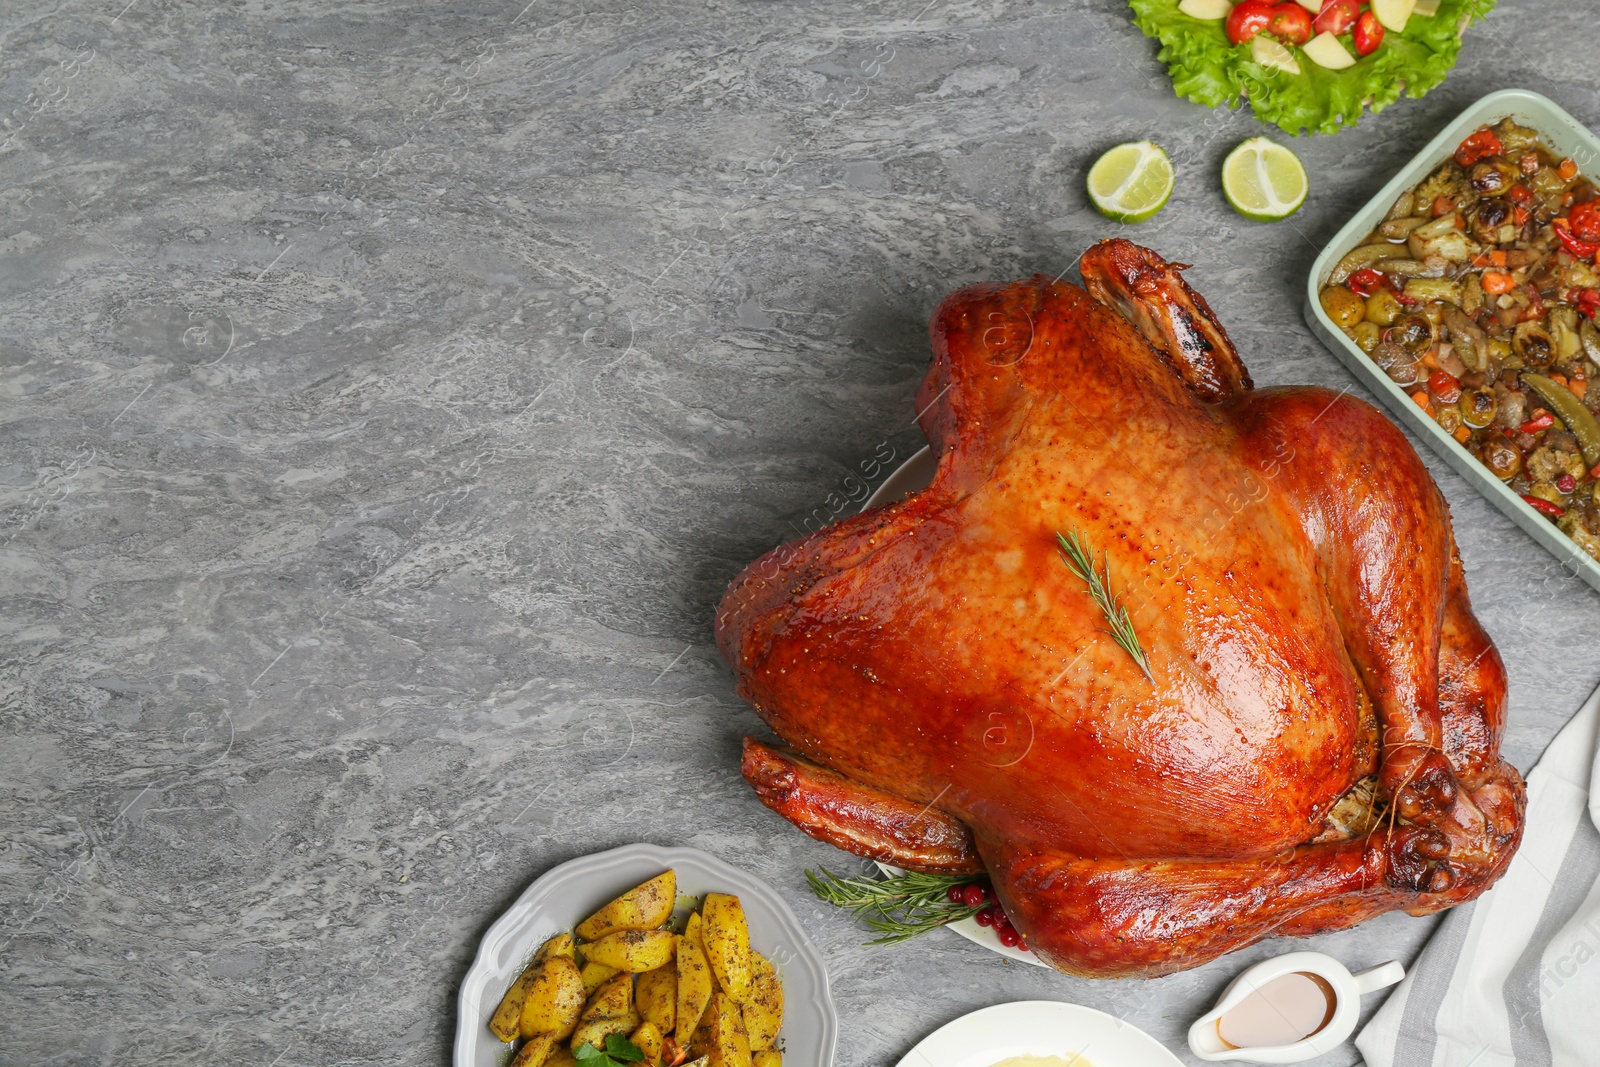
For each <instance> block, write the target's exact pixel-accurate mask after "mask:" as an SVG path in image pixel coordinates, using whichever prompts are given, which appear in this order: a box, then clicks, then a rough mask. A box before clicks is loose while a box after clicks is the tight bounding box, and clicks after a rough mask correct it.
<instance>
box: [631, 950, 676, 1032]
mask: <svg viewBox="0 0 1600 1067" xmlns="http://www.w3.org/2000/svg"><path fill="white" fill-rule="evenodd" d="M633 1003H634V1007H635V1008H637V1009H638V1012H639V1015H640V1016H641V1017H642V1018H643V1019H644V1020H645V1021H646V1022H652V1023H655V1024H656V1028H657V1029H658V1030H660V1031H661V1032H662V1033H663V1034H670V1033H672V1030H673V1026H674V1024H675V1022H676V1020H677V1018H678V968H677V967H676V966H670V965H669V966H665V967H657V968H656V969H655V970H653V971H646V972H644V973H643V974H641V975H640V976H639V979H638V981H636V982H635V983H634V984H633Z"/></svg>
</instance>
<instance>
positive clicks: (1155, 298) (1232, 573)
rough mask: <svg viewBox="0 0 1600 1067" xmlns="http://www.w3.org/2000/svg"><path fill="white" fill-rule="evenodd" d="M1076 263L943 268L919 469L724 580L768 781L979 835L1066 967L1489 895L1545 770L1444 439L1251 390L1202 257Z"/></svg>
mask: <svg viewBox="0 0 1600 1067" xmlns="http://www.w3.org/2000/svg"><path fill="white" fill-rule="evenodd" d="M1081 269H1082V274H1083V277H1084V280H1085V288H1080V287H1078V286H1076V285H1071V284H1067V283H1063V282H1060V281H1052V280H1050V279H1049V278H1046V277H1044V276H1043V275H1039V276H1036V277H1034V278H1032V279H1031V280H1028V281H1023V282H1017V283H1014V284H1010V285H978V286H973V287H971V288H968V289H963V290H961V291H960V292H957V293H955V294H953V295H952V296H950V297H949V298H947V299H946V300H945V301H944V303H943V304H942V305H941V306H940V307H939V309H938V311H937V312H936V314H935V316H934V320H933V324H932V328H931V334H932V341H933V366H932V369H931V370H930V371H929V372H928V376H927V378H926V380H925V381H924V382H923V384H922V387H921V390H920V391H919V392H918V394H917V397H916V406H917V410H918V411H919V412H920V416H919V421H920V423H921V426H922V429H923V430H924V432H925V433H926V434H927V437H928V440H929V442H930V443H931V445H932V448H933V449H934V452H935V453H936V455H937V458H938V472H937V474H936V476H935V477H934V480H933V483H932V485H930V486H929V487H928V488H927V489H925V490H922V491H921V492H917V493H914V494H911V495H909V496H907V497H906V498H905V499H903V500H900V501H898V502H896V503H892V504H889V505H887V506H885V507H880V508H875V509H873V510H870V511H867V512H864V513H862V514H860V515H857V516H855V517H853V518H850V519H847V520H845V521H842V522H839V523H836V524H834V525H833V526H830V527H828V528H826V529H823V530H820V531H818V532H817V533H815V534H813V535H811V536H809V537H805V538H802V539H801V540H798V541H795V542H793V543H790V544H787V545H784V546H782V547H780V548H778V549H775V550H774V551H772V552H770V553H768V554H767V555H765V556H763V557H762V558H761V559H759V560H757V561H756V562H754V563H752V564H751V565H750V566H749V567H747V568H746V569H745V570H744V571H743V573H741V574H740V575H739V577H738V578H737V579H736V580H735V581H734V582H733V584H732V585H731V586H730V587H729V589H728V591H727V593H726V594H725V596H724V598H723V601H722V603H721V605H720V607H719V609H718V613H717V640H718V644H719V646H720V647H721V649H722V653H723V656H724V657H725V658H726V659H727V661H728V663H729V664H730V665H731V666H732V667H733V669H734V671H735V673H736V675H737V678H738V687H739V693H740V694H741V695H742V696H743V697H744V698H745V699H746V700H748V701H749V702H750V703H751V704H753V705H754V706H755V708H756V710H757V711H758V712H759V713H760V714H761V716H762V718H763V719H765V720H766V722H767V723H768V724H769V725H770V726H771V727H772V729H773V730H774V731H775V732H776V733H777V735H778V736H779V737H780V738H782V740H783V741H784V742H785V743H786V744H785V745H782V746H779V745H772V744H767V743H764V742H761V741H758V740H754V739H746V741H745V749H744V762H743V772H744V775H745V777H746V779H748V781H749V782H750V784H751V785H752V786H753V787H754V788H755V790H756V792H757V793H758V794H759V796H760V798H761V800H762V802H763V803H765V804H766V805H767V806H768V807H769V808H771V809H772V810H774V811H776V812H778V813H779V814H780V815H782V816H784V817H785V818H787V819H788V820H789V821H791V822H793V823H794V824H795V825H796V826H798V827H799V828H800V829H802V830H804V831H805V832H806V833H808V834H810V835H812V836H813V837H816V838H819V839H821V840H823V841H827V842H829V843H831V844H834V845H836V846H838V847H840V848H842V849H845V850H847V851H849V852H852V853H855V854H856V855H860V856H869V857H872V858H874V859H879V860H883V861H885V862H888V863H893V864H897V865H899V866H901V867H906V868H911V869H915V870H921V871H933V872H950V873H956V872H976V871H980V870H986V871H987V872H988V875H989V877H990V878H991V879H992V881H993V884H994V887H995V890H996V891H997V893H998V895H999V898H1000V900H1001V903H1002V904H1003V906H1004V907H1005V910H1006V913H1007V914H1008V915H1009V916H1010V917H1011V920H1012V922H1013V923H1014V924H1015V926H1016V929H1017V930H1018V932H1019V933H1020V934H1021V935H1022V937H1023V939H1024V940H1025V942H1026V944H1027V945H1028V947H1029V948H1030V949H1031V950H1032V951H1034V952H1036V953H1038V955H1039V956H1040V957H1041V958H1043V959H1044V960H1046V961H1048V962H1049V963H1051V964H1053V965H1054V966H1055V967H1057V968H1058V969H1060V970H1062V971H1066V972H1069V973H1072V974H1079V975H1088V976H1105V977H1115V976H1154V975H1160V974H1165V973H1168V972H1172V971H1176V970H1181V969H1183V968H1186V967H1192V966H1195V965H1197V964H1200V963H1203V962H1205V961H1207V960H1210V959H1213V958H1215V957H1216V956H1218V955H1221V954H1222V953H1225V952H1228V951H1231V950H1233V949H1236V948H1240V947H1242V946H1244V945H1248V944H1250V943H1252V942H1254V941H1256V940H1258V939H1260V938H1263V937H1267V936H1282V935H1305V934H1313V933H1318V932H1322V931H1328V930H1336V929H1340V928H1343V927H1347V926H1350V925H1352V924H1354V923H1358V922H1361V921H1362V920H1364V919H1367V918H1370V917H1372V916H1374V915H1378V914H1380V913H1382V912H1386V911H1391V910H1395V909H1403V910H1405V911H1408V912H1410V913H1412V914H1414V915H1422V914H1427V913H1430V912H1435V911H1438V910H1440V909H1443V908H1447V907H1450V906H1451V905H1454V904H1457V903H1460V902H1462V901H1465V900H1469V899H1471V898H1472V897H1475V896H1476V895H1477V894H1479V893H1481V892H1483V890H1484V889H1486V888H1487V887H1488V886H1489V885H1491V884H1492V883H1493V882H1494V881H1495V879H1496V878H1498V877H1499V875H1500V874H1501V872H1502V871H1503V870H1504V869H1505V866H1506V864H1507V862H1508V861H1509V860H1510V858H1511V855H1512V853H1513V852H1514V851H1515V849H1516V846H1517V843H1518V841H1519V840H1520V837H1521V829H1522V812H1523V802H1524V796H1523V785H1522V780H1521V778H1520V777H1519V776H1518V775H1517V772H1516V771H1515V770H1514V769H1513V768H1512V767H1511V766H1510V765H1509V764H1507V763H1506V762H1505V761H1504V760H1502V759H1501V758H1500V756H1499V742H1500V738H1501V734H1502V730H1503V727H1504V713H1505V691H1506V675H1505V668H1504V666H1503V664H1502V662H1501V660H1500V656H1499V654H1498V653H1497V652H1496V651H1495V647H1494V645H1493V643H1492V642H1491V641H1490V640H1489V638H1488V636H1487V635H1486V634H1485V633H1484V631H1483V629H1482V627H1480V626H1479V624H1478V622H1477V620H1476V619H1475V618H1474V617H1473V614H1472V609H1471V606H1470V605H1469V604H1468V601H1467V591H1466V587H1465V584H1464V581H1463V578H1462V570H1461V563H1460V560H1459V558H1458V556H1457V553H1456V548H1455V542H1454V537H1453V535H1452V533H1451V528H1450V516H1449V512H1448V510H1447V508H1446V506H1445V503H1444V500H1443V498H1442V497H1441V496H1440V494H1439V491H1438V489H1437V488H1436V487H1435V486H1434V484H1433V481H1432V480H1431V479H1430V477H1429V475H1428V472H1427V470H1426V469H1425V468H1424V467H1423V465H1422V463H1421V462H1420V461H1419V460H1418V458H1417V456H1416V453H1415V452H1414V451H1413V450H1412V448H1411V446H1410V445H1409V444H1408V443H1407V442H1406V440H1405V439H1404V437H1402V436H1401V434H1400V432H1399V431H1398V430H1397V429H1396V428H1395V427H1394V426H1393V425H1392V424H1390V423H1389V422H1388V421H1387V420H1386V419H1384V418H1383V416H1381V415H1380V414H1379V413H1378V412H1377V411H1376V410H1374V409H1373V408H1372V407H1370V406H1369V405H1367V404H1365V403H1363V402H1361V401H1359V400H1356V399H1353V398H1351V397H1349V396H1346V395H1342V394H1339V393H1334V392H1330V391H1328V390H1325V389H1318V388H1309V387H1307V388H1276V389H1259V390H1258V389H1254V388H1253V387H1252V385H1251V382H1250V378H1249V375H1248V374H1247V373H1246V372H1245V369H1244V367H1243V365H1242V364H1241V362H1240V360H1239V358H1238V355H1237V354H1236V352H1235V351H1234V348H1233V346H1232V344H1231V342H1230V341H1229V340H1228V336H1227V334H1226V333H1225V332H1224V331H1223V329H1222V327H1221V326H1220V325H1219V324H1218V323H1217V321H1216V319H1215V318H1214V316H1213V315H1212V313H1211V309H1210V308H1209V307H1208V306H1207V304H1206V303H1205V301H1204V300H1203V299H1201V298H1200V296H1199V295H1198V294H1196V293H1195V292H1193V291H1192V290H1191V289H1190V288H1189V287H1188V285H1187V284H1186V283H1185V282H1184V281H1183V279H1182V277H1181V276H1180V274H1179V272H1180V271H1181V270H1182V269H1184V268H1183V267H1182V265H1178V264H1170V263H1167V262H1166V261H1164V260H1163V259H1161V258H1160V257H1159V256H1157V255H1156V254H1155V253H1153V252H1150V251H1149V250H1147V249H1144V248H1141V247H1139V246H1137V245H1134V244H1131V243H1129V242H1127V241H1122V240H1115V241H1106V242H1102V243H1101V244H1099V245H1097V246H1095V247H1094V248H1092V249H1090V250H1089V252H1088V253H1086V254H1085V256H1084V257H1083V260H1082V264H1081ZM1063 532H1071V534H1072V535H1073V536H1074V537H1076V538H1078V539H1080V540H1079V543H1080V544H1082V545H1087V546H1089V547H1090V550H1091V552H1092V553H1094V554H1095V555H1094V559H1095V560H1096V562H1097V563H1099V564H1100V565H1101V566H1102V567H1103V571H1101V572H1099V573H1101V574H1103V575H1106V576H1109V579H1110V582H1109V592H1110V594H1111V596H1112V597H1113V602H1114V603H1115V604H1118V605H1120V606H1121V607H1122V608H1123V609H1124V610H1126V612H1127V618H1128V620H1129V622H1130V624H1131V626H1132V628H1133V630H1134V631H1135V634H1136V639H1137V647H1138V648H1139V650H1140V651H1142V653H1143V655H1144V656H1145V657H1146V658H1147V662H1148V673H1146V670H1145V669H1144V668H1143V667H1142V666H1141V664H1140V663H1139V662H1138V661H1137V660H1136V659H1135V657H1134V655H1133V654H1132V653H1131V652H1130V651H1129V649H1128V648H1127V647H1125V646H1124V644H1122V643H1120V642H1119V641H1117V640H1115V639H1113V636H1112V633H1111V632H1109V631H1113V630H1114V629H1115V627H1114V626H1110V625H1108V614H1107V612H1106V610H1104V609H1103V607H1102V605H1101V604H1099V603H1097V601H1096V600H1095V598H1094V597H1093V596H1091V595H1090V583H1089V582H1088V581H1086V580H1085V579H1084V578H1083V577H1082V576H1081V574H1080V573H1079V572H1077V571H1075V570H1074V569H1073V568H1071V567H1069V566H1068V565H1067V564H1066V562H1065V561H1064V559H1063V555H1062V552H1061V549H1060V542H1059V540H1058V534H1062V533H1063Z"/></svg>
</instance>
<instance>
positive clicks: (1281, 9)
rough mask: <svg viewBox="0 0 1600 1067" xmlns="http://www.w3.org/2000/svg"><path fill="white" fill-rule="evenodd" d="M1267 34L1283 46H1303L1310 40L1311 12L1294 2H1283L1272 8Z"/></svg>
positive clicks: (1291, 0) (1287, 0) (1288, 0)
mask: <svg viewBox="0 0 1600 1067" xmlns="http://www.w3.org/2000/svg"><path fill="white" fill-rule="evenodd" d="M1267 32H1268V33H1270V34H1272V36H1274V37H1276V38H1277V39H1278V40H1280V41H1282V42H1283V43H1284V44H1305V43H1306V42H1307V41H1309V40H1311V12H1309V11H1307V10H1306V9H1305V8H1303V7H1301V6H1300V5H1299V4H1298V3H1296V2H1295V0H1284V2H1283V3H1281V4H1278V5H1276V6H1274V7H1273V9H1272V21H1271V22H1269V23H1267Z"/></svg>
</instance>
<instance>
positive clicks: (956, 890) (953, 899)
mask: <svg viewBox="0 0 1600 1067" xmlns="http://www.w3.org/2000/svg"><path fill="white" fill-rule="evenodd" d="M966 888H967V887H966V886H963V885H953V886H951V887H950V888H949V889H946V890H945V891H944V898H945V899H946V900H948V901H949V902H950V903H952V904H960V903H962V902H963V901H964V900H965V899H966V893H965V890H966Z"/></svg>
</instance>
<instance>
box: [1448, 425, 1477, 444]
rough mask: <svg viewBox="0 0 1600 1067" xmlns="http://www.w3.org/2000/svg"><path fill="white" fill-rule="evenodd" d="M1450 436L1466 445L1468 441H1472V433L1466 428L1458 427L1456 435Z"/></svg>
mask: <svg viewBox="0 0 1600 1067" xmlns="http://www.w3.org/2000/svg"><path fill="white" fill-rule="evenodd" d="M1450 436H1451V437H1454V438H1455V439H1456V440H1457V441H1460V442H1461V443H1462V444H1466V443H1467V442H1468V441H1470V440H1472V431H1471V430H1469V429H1467V427H1465V426H1457V427H1456V431H1455V433H1453V434H1451V435H1450Z"/></svg>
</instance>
